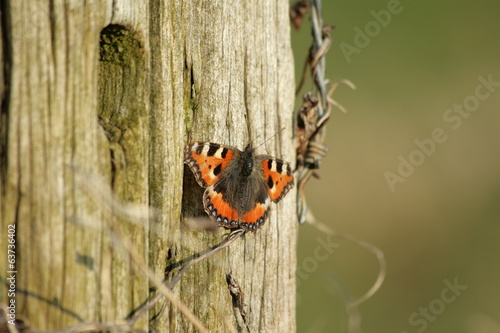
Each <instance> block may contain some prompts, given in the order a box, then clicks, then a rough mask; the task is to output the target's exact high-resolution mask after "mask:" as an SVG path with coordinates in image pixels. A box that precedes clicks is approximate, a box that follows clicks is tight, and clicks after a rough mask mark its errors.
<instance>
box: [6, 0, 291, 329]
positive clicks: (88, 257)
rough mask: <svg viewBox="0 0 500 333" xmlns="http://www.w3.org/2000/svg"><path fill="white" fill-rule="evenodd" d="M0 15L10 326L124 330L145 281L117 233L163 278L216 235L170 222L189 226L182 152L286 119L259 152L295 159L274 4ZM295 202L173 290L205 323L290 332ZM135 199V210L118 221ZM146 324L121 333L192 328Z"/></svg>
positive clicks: (22, 9)
mask: <svg viewBox="0 0 500 333" xmlns="http://www.w3.org/2000/svg"><path fill="white" fill-rule="evenodd" d="M0 8H1V10H2V16H1V20H2V25H1V26H2V31H1V32H2V36H1V38H2V40H3V48H2V52H1V56H0V61H1V62H2V64H3V68H4V71H3V73H2V76H0V78H2V83H1V85H0V89H1V93H2V95H1V97H2V109H1V117H0V121H1V122H0V125H1V126H2V129H1V131H0V149H1V150H0V162H1V163H2V165H1V167H0V172H1V178H0V179H1V183H0V186H1V189H0V200H1V201H0V217H1V223H0V224H1V225H0V227H1V233H0V239H1V241H0V248H1V249H2V251H4V249H5V248H6V244H7V243H6V237H5V235H6V230H7V225H9V224H15V225H16V228H17V235H16V236H17V238H16V241H17V243H16V246H17V258H16V260H17V262H16V264H17V271H18V273H17V280H16V286H17V293H16V305H17V308H16V310H17V312H16V315H17V318H18V319H24V320H26V321H27V322H29V323H30V325H31V326H32V327H34V328H37V329H62V328H65V327H69V326H71V325H76V324H79V323H82V322H113V321H118V320H123V319H125V318H126V317H127V316H128V315H130V314H131V313H132V312H133V311H134V310H136V309H137V308H139V307H140V306H141V304H143V302H145V301H146V299H147V297H148V295H150V293H149V288H150V286H151V284H150V283H149V281H148V280H147V278H146V276H145V275H144V274H143V273H142V272H140V271H138V270H137V269H136V267H135V266H134V264H133V262H132V260H131V258H130V256H129V255H127V252H126V251H125V250H124V248H123V246H122V245H121V242H120V237H125V238H126V240H127V241H128V242H131V243H132V244H133V245H134V251H136V253H138V254H139V255H140V257H142V258H143V260H144V261H145V262H146V263H147V264H148V265H149V267H150V268H151V269H152V270H153V271H154V272H155V273H156V274H157V275H158V276H159V277H161V278H163V277H164V275H165V273H167V277H172V275H174V274H175V273H176V272H177V270H178V268H175V265H174V266H172V265H173V264H175V263H176V262H179V261H180V260H182V259H185V258H188V257H189V256H192V255H193V254H196V253H198V252H200V251H202V250H204V249H206V248H207V247H208V246H212V245H214V244H216V243H218V242H220V241H221V238H222V235H223V234H224V230H223V229H219V230H218V231H217V232H216V233H215V234H211V233H208V232H205V231H192V230H187V229H186V228H184V227H183V226H184V224H185V220H184V219H183V215H182V212H184V213H186V214H187V215H200V216H202V217H203V216H205V215H204V214H205V213H204V212H203V211H202V210H200V209H199V207H200V205H201V195H200V194H201V189H200V188H198V187H197V185H196V184H195V183H194V182H193V181H192V178H190V177H192V175H191V174H190V173H185V171H184V166H183V160H182V158H183V154H182V148H183V146H184V145H185V144H186V142H188V141H191V140H210V141H214V142H219V143H224V144H231V145H235V146H238V147H240V148H243V147H244V145H245V144H246V143H247V142H248V141H249V140H255V143H256V144H257V145H258V144H261V143H263V142H264V141H265V140H266V139H268V138H270V137H271V136H273V135H274V134H276V133H277V132H279V131H280V129H281V128H282V127H284V126H285V130H283V131H282V132H279V133H278V134H277V136H276V137H275V138H274V139H271V140H269V141H267V142H266V143H264V144H263V145H262V146H260V147H259V148H258V149H257V153H265V154H271V155H275V156H277V157H280V158H283V159H285V160H287V161H290V162H293V160H294V151H293V144H292V111H293V110H292V108H293V99H294V91H293V90H294V89H293V88H294V87H293V85H294V82H293V58H292V54H291V47H290V36H289V34H290V31H289V21H288V2H287V1H284V0H279V1H275V0H262V1H236V2H234V1H232V2H230V1H202V0H199V1H150V2H142V1H135V2H133V1H125V0H118V1H111V0H109V1H105V0H103V1H97V0H96V1H85V2H81V1H50V2H49V1H43V0H33V1H15V0H10V1H9V0H8V1H4V2H3V3H2V5H1V7H0ZM111 193H112V194H111ZM183 204H184V206H185V207H184V210H182V206H183ZM197 205H198V206H197ZM295 205H296V204H295V194H294V193H292V194H289V195H288V196H287V197H285V199H284V200H282V201H281V202H280V203H279V204H278V205H277V206H273V207H272V214H271V216H270V218H269V219H268V220H267V222H266V224H265V225H264V226H263V227H262V228H261V229H260V230H259V231H258V232H256V233H252V234H247V235H245V237H244V238H243V239H239V240H238V241H236V242H235V243H234V244H232V245H231V246H230V247H229V248H228V249H225V250H223V251H221V252H220V253H218V254H217V255H215V256H214V257H212V258H210V259H208V261H206V262H202V263H200V264H199V265H197V266H195V267H193V268H191V269H190V270H189V271H188V272H187V273H186V275H185V276H184V277H183V279H182V280H181V282H179V284H178V285H177V286H175V288H174V292H175V294H176V295H177V296H178V297H179V298H180V299H181V301H182V302H184V303H185V304H186V305H187V306H188V307H189V308H190V309H191V310H192V311H193V312H194V313H195V314H196V315H197V316H198V317H199V318H200V319H201V321H202V322H203V323H204V324H205V325H206V327H208V328H209V329H210V330H211V331H214V332H222V331H234V330H240V331H246V330H248V329H249V330H250V331H251V332H256V331H259V332H292V331H294V330H295V266H296V254H295V251H296V234H297V221H296V217H295V211H296V210H295ZM135 207H137V208H138V209H139V211H142V212H143V214H142V216H140V217H130V214H133V213H134V212H137V210H134V208H135ZM145 207H146V208H147V207H150V208H151V209H150V210H149V211H148V210H144V208H145ZM141 209H142V210H141ZM144 212H145V213H144ZM0 262H1V264H0V270H1V272H2V273H0V277H2V280H4V279H5V277H4V276H3V274H4V273H3V272H5V271H6V270H7V269H6V266H5V264H6V263H5V260H4V259H3V258H2V259H1V261H0ZM167 268H171V270H170V271H167V272H166V269H167ZM228 274H229V275H230V277H231V281H232V282H231V283H232V287H233V288H234V286H235V284H236V285H237V286H238V287H239V290H240V291H241V292H242V293H243V294H244V303H245V306H243V307H238V305H237V302H236V301H235V302H233V299H232V298H231V293H230V291H229V289H228V281H227V280H226V279H227V275H228ZM0 290H1V292H0V302H2V304H7V302H8V299H7V296H6V292H5V289H4V285H2V287H1V289H0ZM233 305H236V307H234V306H233ZM161 308H162V306H161V304H158V305H157V306H156V307H155V308H154V309H153V310H151V311H150V316H149V317H150V318H153V317H154V315H155V314H156V313H157V311H159V310H160V309H161ZM242 310H243V313H242V312H241V311H242ZM150 318H142V319H141V320H140V321H138V322H137V324H136V326H135V327H136V328H139V329H143V330H148V329H152V328H155V329H157V330H158V331H168V330H169V331H178V332H190V331H195V329H194V327H193V326H192V324H191V323H190V322H189V321H188V320H187V319H186V318H185V317H184V316H183V315H182V314H181V313H180V312H179V311H178V310H177V309H176V308H175V307H174V306H172V305H171V304H167V307H166V310H165V311H164V312H163V313H162V315H161V316H160V317H159V318H158V319H157V320H156V321H154V322H150V321H149V319H150Z"/></svg>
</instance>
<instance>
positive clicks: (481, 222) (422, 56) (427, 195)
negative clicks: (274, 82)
mask: <svg viewBox="0 0 500 333" xmlns="http://www.w3.org/2000/svg"><path fill="white" fill-rule="evenodd" d="M391 3H393V4H394V3H395V2H394V1H379V0H376V1H347V0H336V1H333V0H330V1H323V11H324V12H323V18H324V23H325V24H333V25H335V27H336V28H335V29H334V30H333V31H332V34H331V36H332V39H333V46H332V47H331V49H330V51H329V53H328V55H327V75H326V77H327V78H330V79H339V78H342V79H349V80H351V81H352V82H353V83H354V84H355V85H356V86H357V89H356V90H354V91H353V90H351V89H350V88H349V87H347V86H340V87H339V88H338V89H337V90H336V91H335V93H334V94H333V98H334V99H335V100H336V101H337V102H339V103H340V104H342V105H343V106H344V107H345V108H346V109H347V110H348V112H347V113H346V114H344V113H342V112H340V111H339V110H338V109H335V110H334V112H333V115H332V118H331V119H330V121H329V123H328V125H327V128H328V129H327V131H328V135H327V145H328V146H329V147H330V152H329V154H328V156H327V157H326V158H324V159H323V161H322V168H321V169H320V171H319V172H320V175H321V177H322V179H321V181H318V180H315V179H312V180H310V182H309V183H308V184H307V186H306V193H307V200H308V206H309V208H310V209H311V210H312V212H313V213H314V215H315V217H316V218H317V220H319V221H321V222H323V223H325V224H327V225H328V226H330V227H331V228H333V229H334V230H335V231H337V232H341V233H347V234H351V235H354V236H355V237H358V238H360V239H363V240H365V241H367V242H369V243H371V244H373V245H374V246H377V247H379V248H380V249H381V250H383V252H384V253H385V256H386V259H387V277H386V280H385V282H384V284H383V286H382V287H381V289H380V290H379V291H378V292H377V293H376V294H375V295H374V296H373V297H372V298H371V299H369V300H368V301H366V302H365V303H363V304H362V305H360V306H359V307H358V308H357V309H355V310H356V311H357V312H352V313H351V314H354V315H357V316H358V317H356V316H352V317H351V319H349V316H348V313H347V311H346V308H345V303H346V300H347V299H349V297H353V298H356V297H358V296H360V295H362V294H364V293H365V292H366V291H367V290H368V289H369V288H370V287H371V285H372V284H373V282H374V281H375V279H376V277H377V274H378V269H379V268H378V263H377V261H376V258H375V256H374V255H373V254H372V253H370V252H368V251H366V250H365V249H363V248H360V247H359V246H357V245H355V244H352V243H349V242H346V241H343V240H340V239H330V240H329V239H328V237H327V236H326V235H325V234H324V233H323V232H320V231H318V230H317V229H315V228H314V227H312V226H310V225H307V224H306V225H303V226H301V228H300V236H299V247H298V270H299V271H300V272H301V276H299V277H298V283H299V286H298V290H297V292H298V297H297V303H298V304H297V317H298V331H299V332H348V331H349V329H348V327H349V324H348V322H349V320H360V327H361V330H362V331H363V332H384V333H385V332H394V333H400V332H407V333H412V332H418V333H422V332H427V333H434V332H454V333H492V332H500V113H499V111H500V110H499V109H500V107H499V106H500V65H499V60H500V34H499V33H500V2H499V1H495V0H482V1H475V2H472V1H471V2H469V1H459V2H450V1H448V2H444V1H441V2H436V1H430V0H427V1H417V0H413V1H411V0H406V1H401V2H400V4H399V5H398V6H397V9H398V10H399V13H397V14H391V20H390V22H389V23H388V24H386V26H385V27H383V26H381V25H380V24H378V26H379V27H380V31H379V32H378V33H373V32H372V35H373V37H369V39H370V40H369V43H368V45H363V47H358V51H359V52H358V53H352V54H350V55H346V52H345V50H344V51H343V49H342V48H341V45H344V46H345V45H347V44H349V45H351V46H353V47H357V46H356V42H355V39H356V31H355V28H356V27H358V28H359V29H361V31H365V27H366V24H367V23H369V22H372V23H371V25H369V26H370V27H371V28H373V29H375V28H374V27H375V25H377V24H376V23H373V22H377V21H376V20H375V18H374V16H373V15H372V13H371V11H374V12H380V11H381V10H387V9H388V6H390V4H391ZM373 31H375V32H376V30H373ZM310 36H311V34H310V20H309V15H308V16H307V18H306V20H305V22H304V24H303V26H302V28H301V30H300V31H299V32H293V33H292V45H293V50H294V56H295V62H296V79H297V80H298V79H299V76H300V73H301V72H302V65H303V63H304V59H305V57H306V55H307V52H308V48H309V46H310V44H311V37H310ZM358 42H359V41H358ZM342 43H344V44H342ZM358 45H360V44H359V43H358ZM479 77H482V78H483V79H484V80H486V81H488V80H490V81H493V82H494V83H493V85H491V86H490V87H489V89H490V91H489V90H487V88H486V87H484V84H482V83H481V81H480V79H478V78H479ZM495 82H496V83H495ZM480 85H483V87H480V88H478V86H480ZM476 89H479V90H476ZM308 90H311V83H310V80H309V81H308V82H307V83H306V86H305V88H304V89H303V90H302V93H304V92H305V91H308ZM302 93H301V95H302ZM478 93H479V95H477V94H478ZM488 93H489V95H488ZM476 95H477V96H478V97H480V98H476V97H475V96H476ZM486 95H488V96H486ZM464 103H466V104H467V105H466V106H464V110H465V111H464V112H463V114H464V116H459V113H456V112H455V111H453V107H454V105H456V107H459V106H460V105H463V104H464ZM474 103H476V104H474ZM477 103H478V104H477ZM297 105H298V104H297ZM465 107H467V109H469V110H473V111H470V112H469V111H467V110H466V109H465ZM450 110H451V111H450ZM443 117H448V118H447V120H446V119H444V118H443ZM450 117H455V118H450ZM458 117H460V119H461V123H460V125H458V124H459V121H460V120H458ZM435 129H441V130H442V132H443V134H442V136H441V138H443V137H445V138H446V140H444V142H441V143H435V150H434V151H432V152H431V153H429V154H428V155H424V154H423V153H418V152H416V151H418V150H420V151H422V149H421V148H419V147H418V146H417V144H416V143H415V140H419V141H420V142H427V143H428V142H429V141H428V140H430V139H432V133H433V131H434V130H435ZM429 145H430V144H429ZM429 145H428V146H427V147H430V146H429ZM429 149H430V148H429ZM422 156H424V157H423V158H422ZM410 158H412V161H413V162H414V163H416V164H419V165H417V166H415V167H414V170H413V171H412V172H407V174H406V176H405V177H402V178H401V179H399V180H402V179H403V180H404V181H403V182H401V181H398V182H395V183H393V184H392V188H391V186H390V185H389V184H388V181H387V179H386V176H385V174H386V172H391V173H392V174H394V175H398V167H399V166H400V163H401V159H405V160H407V161H408V160H409V159H410ZM407 171H408V170H407ZM328 242H330V243H331V242H335V243H336V245H337V247H336V248H335V249H334V250H332V249H333V246H332V247H328V246H326V248H327V250H330V252H331V253H328V252H326V250H325V244H328ZM325 254H327V255H325ZM454 284H455V285H459V287H458V289H456V287H450V285H451V286H453V285H454ZM460 288H461V289H460ZM452 289H454V290H452Z"/></svg>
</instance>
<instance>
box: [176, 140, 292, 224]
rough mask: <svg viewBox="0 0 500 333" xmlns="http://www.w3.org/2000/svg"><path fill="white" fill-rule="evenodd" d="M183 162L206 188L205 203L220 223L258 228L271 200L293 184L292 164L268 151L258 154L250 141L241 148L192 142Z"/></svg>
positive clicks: (262, 221)
mask: <svg viewBox="0 0 500 333" xmlns="http://www.w3.org/2000/svg"><path fill="white" fill-rule="evenodd" d="M184 163H186V164H187V165H189V167H190V168H191V170H192V171H193V173H194V175H195V178H196V181H197V182H198V184H199V185H200V186H202V187H205V188H206V190H205V192H204V194H203V204H204V207H205V211H206V212H207V214H208V215H209V216H210V218H212V219H213V220H214V221H216V222H217V223H218V224H219V225H220V226H224V227H226V228H243V229H245V230H250V231H255V230H257V228H259V227H260V226H261V225H262V224H263V223H264V221H265V220H266V218H267V216H268V213H269V209H270V205H271V202H272V201H273V202H278V201H279V200H281V198H282V197H283V196H284V195H285V194H286V193H287V192H288V191H289V190H290V189H291V188H292V187H293V176H292V171H291V168H290V165H289V164H288V163H286V162H284V161H282V160H279V159H276V158H274V157H271V156H267V155H255V153H254V149H253V148H252V145H251V144H248V145H247V147H246V148H245V149H244V150H243V151H240V150H239V149H238V148H235V147H231V146H226V145H221V144H217V143H212V142H200V141H197V142H192V143H190V144H188V145H187V146H186V147H185V148H184Z"/></svg>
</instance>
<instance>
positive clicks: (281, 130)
mask: <svg viewBox="0 0 500 333" xmlns="http://www.w3.org/2000/svg"><path fill="white" fill-rule="evenodd" d="M285 128H286V126H283V127H282V128H281V129H280V130H279V131H277V132H276V133H274V134H273V135H272V136H271V137H270V138H268V139H267V140H266V141H264V142H262V143H261V144H260V145H258V146H257V147H255V149H257V148H259V147H260V146H262V145H263V144H265V143H266V142H267V141H269V140H271V139H273V138H274V137H275V136H276V135H278V134H279V133H281V132H283V130H284V129H285ZM258 137H259V136H258V135H257V138H258ZM257 138H255V139H253V140H252V141H251V142H252V143H253V142H254V141H255V140H256V139H257Z"/></svg>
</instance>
